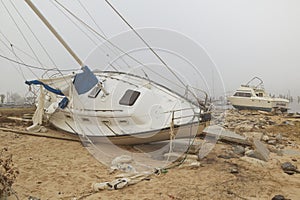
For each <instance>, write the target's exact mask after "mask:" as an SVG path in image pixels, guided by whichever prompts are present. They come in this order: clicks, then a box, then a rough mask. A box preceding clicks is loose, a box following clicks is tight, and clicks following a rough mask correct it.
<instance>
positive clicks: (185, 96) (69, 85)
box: [25, 0, 211, 145]
mask: <svg viewBox="0 0 300 200" xmlns="http://www.w3.org/2000/svg"><path fill="white" fill-rule="evenodd" d="M25 2H26V3H27V4H28V5H29V6H30V7H31V8H32V10H33V11H34V12H35V13H36V15H37V16H38V17H39V18H40V19H41V20H42V21H43V22H44V24H45V25H46V26H47V27H48V29H49V30H50V31H51V32H52V33H53V35H54V36H55V37H56V38H57V39H58V40H59V41H60V43H61V44H62V45H63V46H64V47H65V49H66V50H67V51H68V52H69V53H70V55H71V56H73V58H74V59H75V60H76V61H77V63H78V64H79V65H80V66H81V71H80V72H76V73H72V74H69V75H64V76H58V77H53V78H48V79H38V80H31V81H26V84H28V85H40V96H39V100H38V106H37V110H36V112H35V115H34V118H33V121H34V124H33V125H32V126H31V127H29V129H28V130H33V129H34V128H36V127H38V126H40V125H41V123H42V118H43V117H46V118H47V120H49V122H50V123H51V124H53V125H54V126H55V127H57V128H58V129H61V130H63V131H67V132H70V133H73V134H78V135H79V136H80V137H82V138H85V139H87V140H92V141H93V142H107V141H109V142H113V143H114V144H126V145H128V144H140V143H149V142H154V141H162V140H168V139H172V138H175V137H176V138H185V137H191V132H193V133H196V134H200V133H201V132H202V130H203V129H204V128H205V127H206V126H208V124H209V121H210V120H211V116H210V110H209V103H208V101H207V99H208V98H207V94H206V93H205V92H203V91H202V90H200V89H197V88H191V87H190V88H189V87H187V86H186V90H185V92H184V93H181V92H179V91H175V90H174V89H171V88H169V87H167V86H165V85H164V84H161V83H159V82H156V81H155V80H151V79H150V78H149V77H148V76H144V77H143V76H139V75H137V74H134V73H130V72H122V71H97V70H94V71H93V70H91V69H90V68H89V67H88V66H86V65H85V64H84V63H83V62H82V60H81V59H80V58H79V56H77V55H76V53H75V52H74V51H73V50H72V49H71V48H70V47H69V46H68V44H67V43H66V42H65V41H64V39H63V38H62V37H61V36H60V35H59V34H58V33H57V31H56V30H55V29H54V28H53V27H52V25H51V24H50V23H49V22H48V21H47V19H46V18H45V17H44V16H43V15H42V13H41V12H40V11H39V10H38V9H37V8H36V7H35V5H34V4H33V3H32V2H31V1H30V0H25ZM138 36H139V35H138ZM139 37H140V36H139ZM141 39H142V38H141ZM146 44H147V43H146ZM147 46H148V48H149V49H150V50H151V51H152V52H153V53H154V54H155V56H157V57H158V58H159V60H161V61H162V59H161V58H160V57H159V55H158V54H157V53H156V52H155V51H154V50H153V49H152V48H151V47H150V46H149V45H147ZM163 64H164V65H165V66H166V63H164V62H163ZM168 69H169V68H168ZM199 92H201V93H204V96H205V98H204V99H200V98H199V95H198V94H197V93H199Z"/></svg>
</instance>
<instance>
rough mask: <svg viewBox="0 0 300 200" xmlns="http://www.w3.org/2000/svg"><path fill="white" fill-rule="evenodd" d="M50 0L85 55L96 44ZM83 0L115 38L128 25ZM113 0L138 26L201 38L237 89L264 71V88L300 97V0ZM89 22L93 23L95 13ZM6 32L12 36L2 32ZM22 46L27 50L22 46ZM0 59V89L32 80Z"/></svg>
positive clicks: (36, 24)
mask: <svg viewBox="0 0 300 200" xmlns="http://www.w3.org/2000/svg"><path fill="white" fill-rule="evenodd" d="M3 2H5V5H6V6H7V8H8V9H9V10H10V12H11V13H12V14H13V15H14V18H16V21H17V23H18V24H19V25H20V28H21V29H22V30H23V32H25V33H27V35H28V36H27V37H28V38H29V41H33V37H32V35H30V34H28V33H29V30H28V29H27V27H26V26H25V25H24V24H22V22H21V20H20V18H19V17H18V16H17V13H16V11H14V9H13V7H12V5H11V4H10V1H9V0H4V1H3ZM13 2H14V4H15V6H16V7H17V8H18V11H19V12H20V13H21V15H22V17H23V18H24V19H25V20H26V21H27V22H28V24H29V26H30V27H31V28H32V30H33V31H34V32H35V33H36V34H37V36H38V37H39V38H40V40H41V42H43V44H44V45H45V47H46V48H47V50H48V51H49V53H50V54H51V56H52V57H53V58H54V60H55V62H56V63H57V64H58V65H59V66H62V67H63V68H77V67H78V65H76V63H75V62H74V61H73V59H72V58H71V57H70V56H69V55H68V54H67V53H66V52H65V51H64V49H63V48H62V47H61V46H60V44H59V43H58V42H57V41H56V39H55V38H54V37H53V36H52V35H51V34H50V33H49V31H48V30H47V29H46V28H45V27H44V26H43V25H42V23H41V22H40V21H39V19H37V17H36V16H35V15H34V14H33V13H32V11H31V10H30V9H29V8H28V6H27V5H26V4H25V2H24V1H22V0H17V1H13ZM50 2H51V1H37V0H36V1H34V3H35V4H36V5H37V6H38V7H39V8H40V9H41V11H42V12H43V13H44V15H45V16H46V17H47V19H48V20H49V21H51V23H53V25H54V26H55V27H56V28H57V29H58V30H59V31H60V33H61V34H62V36H63V37H64V38H66V40H67V42H68V43H69V44H70V45H71V46H72V47H73V48H74V50H75V51H76V52H77V53H78V54H79V55H80V57H82V58H85V57H86V56H87V54H88V52H89V51H90V50H91V49H92V48H93V45H92V44H89V43H88V42H87V43H85V44H81V43H80V42H79V39H80V38H81V35H80V33H78V31H77V30H76V29H75V28H74V27H73V28H72V26H71V25H70V24H69V23H68V21H67V20H65V21H64V18H65V17H64V16H63V15H62V14H61V13H60V12H59V11H57V9H55V7H54V6H53V4H52V3H50ZM60 2H62V3H63V4H65V5H67V6H68V8H70V9H72V11H74V12H75V13H76V14H77V15H78V16H80V17H82V18H85V19H88V17H87V15H86V14H85V13H84V12H82V8H80V6H79V4H78V1H66V0H65V1H60ZM70 2H72V4H71V3H70ZM81 2H82V3H83V4H84V5H85V6H86V8H87V9H88V10H89V11H90V14H91V15H93V17H95V19H96V20H97V23H98V24H99V25H100V26H101V28H102V29H103V30H104V32H105V33H106V34H107V35H108V36H109V37H112V36H113V35H116V34H118V33H120V32H123V31H126V30H128V27H126V26H125V25H124V23H123V22H122V21H121V20H120V19H119V18H118V17H117V16H116V14H115V13H113V12H112V10H111V9H110V8H109V7H108V6H107V5H106V4H105V3H104V1H103V2H102V1H95V0H85V1H83V0H82V1H81ZM111 3H112V4H113V5H115V7H116V8H117V9H118V10H119V11H120V12H121V13H122V14H123V16H124V17H125V18H126V19H127V20H128V21H129V22H130V23H131V25H133V26H134V27H135V28H144V27H157V28H165V29H171V30H175V31H178V32H180V33H182V34H184V35H186V36H188V37H190V38H192V39H193V40H194V41H195V42H197V43H199V44H201V45H202V46H203V47H204V48H205V49H206V50H207V52H208V53H209V55H210V56H211V58H212V59H213V61H214V62H215V63H216V65H217V67H218V69H219V72H220V74H221V76H222V78H223V80H224V84H225V90H226V91H233V90H234V89H236V88H237V87H238V86H239V85H240V84H241V83H246V82H247V81H248V80H249V79H251V78H252V77H253V76H259V77H261V78H262V79H263V80H264V81H265V87H266V89H267V90H268V91H269V92H271V93H276V94H279V93H282V94H287V93H288V91H290V92H291V94H292V95H294V96H296V95H300V89H299V80H300V79H299V78H298V77H299V76H300V55H299V54H300V26H299V24H300V1H299V0H190V1H183V0H163V1H162V0H151V1H150V0H143V1H141V0H126V1H116V0H112V1H111ZM0 12H1V13H0V16H1V18H0V21H1V25H2V26H1V28H0V30H1V32H2V33H3V34H4V35H5V36H6V37H7V38H8V39H9V40H10V41H11V42H12V43H13V44H15V45H16V47H20V48H22V49H23V50H25V51H26V52H28V53H30V50H29V49H28V47H27V46H26V43H25V42H24V40H23V39H22V36H21V35H20V34H19V33H18V30H17V29H16V27H15V26H14V23H13V21H12V20H11V19H10V17H9V15H8V14H7V12H6V10H5V8H4V7H3V4H0ZM87 22H89V23H91V21H89V20H87ZM21 24H22V25H21ZM0 38H1V40H2V41H4V42H5V41H6V40H5V39H4V37H3V36H2V35H0ZM174 42H176V41H174ZM7 44H8V43H6V45H7ZM36 51H37V52H38V53H37V54H38V55H39V57H40V58H41V59H42V60H43V62H46V63H50V62H49V61H48V60H47V59H46V57H45V56H44V55H43V54H42V53H40V52H41V50H40V49H37V50H36ZM7 52H8V50H7V49H6V47H5V44H3V43H2V42H1V43H0V54H1V55H6V56H9V57H12V58H13V55H12V54H9V53H7ZM16 52H18V54H21V53H20V51H18V50H16ZM30 54H31V55H32V53H30ZM29 62H31V60H30V59H29ZM0 64H1V73H0V85H1V86H0V93H5V92H7V91H17V92H21V93H24V91H25V90H26V88H27V87H25V85H24V83H23V82H24V78H23V76H22V73H20V71H17V70H16V67H15V65H11V64H10V63H9V62H7V61H5V60H3V59H2V58H0ZM24 76H25V78H28V79H31V78H32V79H34V78H35V77H34V76H33V74H31V73H28V72H24ZM209 76H211V75H209Z"/></svg>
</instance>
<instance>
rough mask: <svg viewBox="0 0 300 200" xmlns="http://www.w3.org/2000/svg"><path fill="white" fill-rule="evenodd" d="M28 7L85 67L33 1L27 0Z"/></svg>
mask: <svg viewBox="0 0 300 200" xmlns="http://www.w3.org/2000/svg"><path fill="white" fill-rule="evenodd" d="M25 2H26V3H27V4H28V6H29V7H30V8H31V9H32V10H33V11H34V12H35V14H36V15H37V16H38V17H39V18H40V19H41V20H42V22H43V23H44V24H45V25H46V26H47V28H48V29H49V30H50V31H51V32H52V33H53V35H54V36H55V37H56V38H57V39H58V41H59V42H60V43H61V44H62V45H63V46H64V47H65V49H66V50H67V51H68V52H69V53H70V54H71V56H72V57H73V58H74V59H75V60H76V62H77V63H78V64H79V65H80V66H81V67H83V66H84V64H83V62H82V61H81V59H80V58H79V57H78V56H77V55H76V53H75V52H74V51H73V50H72V49H71V48H70V46H69V45H68V44H67V43H66V42H65V40H64V39H63V38H62V37H61V36H60V35H59V34H58V32H57V31H56V30H55V29H54V27H53V26H52V25H51V24H50V23H49V22H48V20H47V19H46V18H45V17H44V16H43V14H42V13H41V12H40V11H39V10H38V9H37V7H36V6H35V5H34V4H33V3H32V2H31V0H25Z"/></svg>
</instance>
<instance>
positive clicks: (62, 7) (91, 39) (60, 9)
mask: <svg viewBox="0 0 300 200" xmlns="http://www.w3.org/2000/svg"><path fill="white" fill-rule="evenodd" d="M50 2H51V3H52V4H53V5H54V6H55V7H56V8H57V9H58V10H59V11H60V12H61V13H62V14H63V15H64V16H65V17H67V18H68V19H69V20H70V21H71V22H72V23H73V25H75V26H76V27H77V28H78V29H79V30H80V31H81V32H82V33H83V34H84V35H85V36H86V37H87V38H89V39H90V41H91V42H92V43H94V44H95V45H96V46H97V45H98V44H97V42H95V41H94V40H93V38H92V37H90V36H89V35H88V34H87V33H86V32H85V31H84V30H83V29H82V28H80V26H78V25H77V24H76V23H75V22H74V21H73V20H72V19H71V18H70V17H69V16H68V15H66V13H64V12H63V11H62V9H64V10H66V11H67V12H68V13H69V14H70V13H72V12H71V11H70V10H68V9H67V8H65V7H64V6H62V5H61V4H60V3H57V2H56V3H57V4H58V5H59V6H60V7H61V8H59V7H58V6H57V5H56V4H54V3H53V2H52V1H50ZM73 15H74V14H73V13H72V14H71V16H73ZM73 17H74V16H73ZM75 19H76V18H75ZM88 30H89V29H88ZM89 31H90V32H91V30H89ZM91 33H92V34H94V36H95V33H93V32H91ZM96 36H97V35H96ZM97 39H98V40H99V41H101V40H100V39H99V38H98V37H97ZM100 49H101V51H102V52H103V53H104V54H105V53H106V52H105V51H104V50H103V49H102V48H100ZM111 67H112V68H113V69H114V70H116V71H118V70H117V68H116V67H115V66H113V65H111Z"/></svg>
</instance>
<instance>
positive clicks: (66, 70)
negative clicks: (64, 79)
mask: <svg viewBox="0 0 300 200" xmlns="http://www.w3.org/2000/svg"><path fill="white" fill-rule="evenodd" d="M0 57H1V58H4V59H6V60H8V61H10V62H13V63H16V64H19V65H21V66H24V67H28V68H31V69H38V70H43V71H58V70H57V69H56V68H52V69H45V68H42V67H36V66H33V65H29V64H25V63H22V62H19V61H17V60H14V59H12V58H9V57H7V56H4V55H1V54H0ZM18 59H19V60H20V58H18ZM75 70H77V69H60V70H59V71H65V72H68V71H75Z"/></svg>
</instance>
